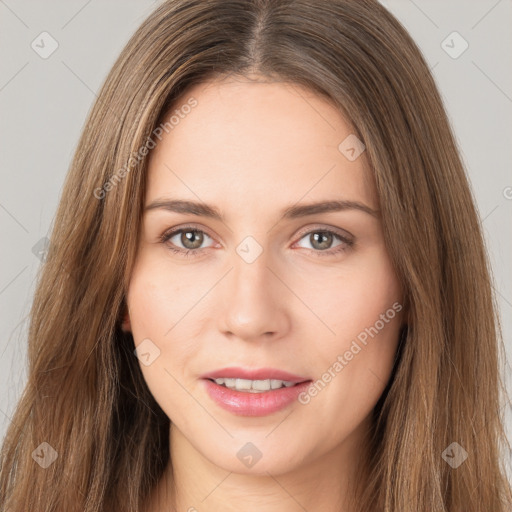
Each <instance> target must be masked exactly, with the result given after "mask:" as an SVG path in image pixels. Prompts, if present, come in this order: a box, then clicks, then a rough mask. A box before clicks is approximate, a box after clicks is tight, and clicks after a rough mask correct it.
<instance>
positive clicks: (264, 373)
mask: <svg viewBox="0 0 512 512" xmlns="http://www.w3.org/2000/svg"><path fill="white" fill-rule="evenodd" d="M222 377H227V378H228V379H237V378H238V379H247V380H266V379H275V380H287V381H289V382H293V383H295V384H298V383H300V382H305V381H307V380H311V379H310V378H309V377H301V376H299V375H293V374H292V373H288V372H285V371H283V370H278V369H277V368H255V369H248V368H247V369H246V368H238V367H232V366H230V367H229V368H220V369H219V370H215V371H213V372H210V373H205V374H204V375H201V378H202V379H221V378H222Z"/></svg>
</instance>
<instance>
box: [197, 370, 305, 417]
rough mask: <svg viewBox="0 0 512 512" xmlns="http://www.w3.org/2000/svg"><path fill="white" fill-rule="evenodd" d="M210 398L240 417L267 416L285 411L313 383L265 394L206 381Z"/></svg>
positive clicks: (303, 383)
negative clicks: (236, 389) (238, 389)
mask: <svg viewBox="0 0 512 512" xmlns="http://www.w3.org/2000/svg"><path fill="white" fill-rule="evenodd" d="M204 382H205V386H206V391H207V392H208V394H209V395H210V398H211V399H212V400H213V401H214V402H215V403H217V404H218V405H219V406H220V407H222V408H223V409H225V410H226V411H229V412H231V413H234V414H238V415H240V416H266V415H267V414H272V413H274V412H277V411H281V410H282V409H285V408H286V407H288V406H289V405H291V404H292V403H293V402H294V401H295V400H297V398H298V396H299V395H300V393H302V392H303V391H304V390H305V389H306V388H307V387H308V386H309V385H310V384H311V381H307V382H301V383H300V384H296V385H295V386H291V387H289V388H286V387H283V388H279V389H272V390H270V391H264V392H263V393H249V392H247V393H245V392H243V391H235V390H233V389H229V388H227V387H225V386H221V385H219V384H216V383H215V382H213V381H211V380H209V379H204Z"/></svg>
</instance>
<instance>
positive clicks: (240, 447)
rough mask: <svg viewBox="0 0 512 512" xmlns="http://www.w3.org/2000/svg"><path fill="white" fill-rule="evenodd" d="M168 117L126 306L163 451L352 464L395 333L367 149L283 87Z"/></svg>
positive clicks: (307, 95) (232, 95)
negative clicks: (335, 458)
mask: <svg viewBox="0 0 512 512" xmlns="http://www.w3.org/2000/svg"><path fill="white" fill-rule="evenodd" d="M185 105H193V107H191V108H186V107H185ZM176 110H178V112H177V113H176V112H175V111H176ZM173 112H174V115H175V118H174V121H171V124H169V125H168V126H167V130H163V132H162V130H160V132H162V133H161V134H160V132H159V135H160V137H161V140H160V141H159V142H158V143H157V146H156V148H155V149H154V150H153V151H152V153H151V158H150V162H149V170H148V182H147V194H146V197H145V207H146V208H145V211H144V216H143V225H142V231H141V236H140V246H139V248H138V255H137V259H136V264H135V267H134V270H133V274H132V276H131V281H130V286H129V291H128V297H127V304H128V311H129V324H127V325H128V327H127V328H129V329H131V331H132V333H133V337H134V341H135V345H136V346H137V351H138V357H139V359H140V367H141V370H142V372H143V375H144V378H145V380H146V382H147V384H148V386H149V388H150V390H151V392H152V394H153V395H154V397H155V399H156V401H157V402H158V403H159V405H160V406H161V407H162V409H163V410H164V411H165V413H166V414H167V415H168V416H169V418H170V420H171V424H172V427H171V439H173V435H174V436H175V439H176V440H179V441H177V442H178V443H181V444H182V445H187V446H188V449H189V450H192V451H193V452H194V453H195V454H197V456H198V457H201V458H202V459H203V460H207V461H209V463H211V464H213V465H215V466H217V467H220V468H223V469H225V470H228V471H233V472H238V473H254V474H264V473H265V472H266V471H269V472H271V473H272V474H279V473H284V472H286V471H290V470H292V469H294V468H298V467H300V466H301V465H305V464H313V463H314V462H315V461H316V460H319V459H321V458H322V457H326V456H328V455H332V454H341V453H342V452H343V450H345V449H347V447H348V446H349V445H351V444H352V446H353V447H354V449H355V443H357V442H358V440H359V441H360V440H361V439H362V438H363V437H364V432H366V429H367V427H368V420H369V415H370V413H371V411H372V409H373V407H374V406H375V404H376V402H377V400H378V399H379V397H380V396H381V394H382V392H383V390H384V388H385V386H386V383H387V382H388V380H389V377H390V374H391V370H392V366H393V361H394V357H395V353H396V349H397V343H398V337H399V328H400V325H401V323H402V313H401V312H400V310H401V308H402V306H401V301H402V295H401V289H400V286H399V283H398V280H397V277H396V274H395V272H394V269H393V267H392V264H391V261H390V257H389V255H388V253H387V250H386V246H385V241H384V239H383V233H382V226H381V221H380V219H379V204H378V198H377V196H376V192H375V188H374V184H373V182H372V176H371V172H370V169H369V167H368V161H367V158H366V154H365V152H364V146H360V145H359V144H360V143H359V142H358V139H356V137H355V135H354V130H353V128H351V126H350V124H349V123H348V122H347V121H346V120H345V119H344V118H343V117H342V116H341V114H340V113H339V111H338V110H336V109H335V108H334V107H333V106H331V105H330V104H329V103H328V102H326V101H325V100H324V99H322V98H321V97H319V96H317V95H315V94H313V93H311V92H308V91H307V90H305V89H302V88H300V87H298V86H295V85H290V84H285V83H282V82H274V83H262V82H253V81H249V80H246V79H243V78H240V79H233V78H231V79H229V80H226V81H212V82H208V83H206V84H201V85H198V86H195V87H194V88H192V89H190V90H189V91H188V92H187V93H186V94H185V95H183V97H182V99H180V101H178V102H177V103H176V105H175V108H174V110H173ZM170 115H173V113H171V114H170ZM168 119H169V118H168ZM340 144H341V145H340ZM361 150H362V152H361ZM359 153H360V154H359ZM313 204H317V205H318V204H323V206H321V205H320V206H316V207H313V206H311V205H313ZM205 205H207V207H206V206H205ZM214 379H217V381H215V380H214ZM237 379H240V380H237ZM269 387H270V389H269ZM173 446H177V445H176V444H175V445H173ZM254 461H256V462H254Z"/></svg>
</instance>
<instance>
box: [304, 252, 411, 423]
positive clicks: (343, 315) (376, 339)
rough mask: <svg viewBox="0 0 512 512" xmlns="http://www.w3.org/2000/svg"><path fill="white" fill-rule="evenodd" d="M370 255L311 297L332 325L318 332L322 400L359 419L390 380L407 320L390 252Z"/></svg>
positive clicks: (316, 366)
mask: <svg viewBox="0 0 512 512" xmlns="http://www.w3.org/2000/svg"><path fill="white" fill-rule="evenodd" d="M370 256H371V257H368V258H365V260H364V262H363V261H362V260H361V261H359V262H358V263H357V264H354V265H353V266H352V267H351V268H350V269H344V270H343V271H342V272H340V273H339V274H338V275H336V276H334V278H332V279H330V280H329V281H327V280H326V281H325V285H324V287H323V290H324V292H326V293H324V294H323V295H320V294H318V295H317V294H316V293H315V296H314V297H311V298H312V302H311V303H312V304H313V303H314V304H315V307H316V308H317V311H319V312H320V314H319V316H321V317H322V319H323V320H324V322H325V324H326V325H327V326H328V327H329V330H330V332H329V331H328V330H327V329H326V328H323V327H322V330H324V331H325V334H323V335H321V336H317V337H316V338H315V339H316V344H315V374H316V377H317V379H319V381H320V382H318V386H316V387H317V388H318V394H320V393H322V395H323V396H324V400H320V401H321V402H323V404H324V405H326V406H327V405H328V404H329V407H331V406H333V405H334V404H336V405H335V406H334V407H332V411H338V412H339V411H340V410H350V411H353V412H354V418H356V417H357V418H359V419H361V418H362V417H364V416H365V415H366V414H367V413H368V412H369V411H370V410H371V408H372V407H373V406H374V405H375V402H376V401H377V400H378V398H379V396H380V395H381V393H382V391H383V390H384V388H385V386H386V384H387V382H388V380H389V377H390V375H391V370H392V367H393V363H394V360H395V356H396V351H397V347H398V339H399V333H400V327H401V325H402V321H403V312H402V310H403V305H402V293H401V288H400V285H399V282H398V279H397V277H396V274H395V272H394V270H393V268H392V265H391V263H390V261H389V258H388V257H387V255H386V253H385V252H384V251H383V250H379V251H375V252H374V254H372V255H370ZM313 298H314V299H315V300H314V301H313ZM325 388H328V390H326V391H325V392H324V391H323V389H325ZM313 394H315V391H313ZM306 400H307V397H306ZM356 411H359V412H356Z"/></svg>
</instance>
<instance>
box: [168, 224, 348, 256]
mask: <svg viewBox="0 0 512 512" xmlns="http://www.w3.org/2000/svg"><path fill="white" fill-rule="evenodd" d="M188 231H194V232H196V233H204V234H205V235H207V236H208V237H209V238H212V237H211V236H210V235H208V233H206V231H203V230H202V229H198V228H196V227H194V226H185V227H181V228H179V229H175V230H171V231H167V232H165V233H163V234H162V235H161V236H160V242H161V243H163V244H166V245H167V246H168V249H169V250H171V251H172V252H173V253H176V254H180V255H181V256H184V257H186V258H194V257H196V256H199V255H200V254H201V253H202V251H203V249H205V248H203V249H181V248H179V247H178V248H176V247H173V246H172V245H170V244H169V240H170V239H171V238H172V237H173V236H174V235H177V234H180V233H183V232H185V233H186V232H188ZM312 233H327V234H330V235H333V236H334V237H335V238H338V239H339V240H340V241H341V242H342V243H341V244H340V245H338V246H336V247H335V248H334V250H333V249H326V250H324V251H320V250H314V249H308V250H309V251H310V252H312V253H313V254H314V255H315V256H317V257H319V258H323V257H326V256H333V255H335V254H338V253H342V252H344V251H346V250H348V249H350V248H351V247H352V246H353V245H354V241H353V240H350V239H349V238H347V237H345V236H343V235H341V234H340V233H338V232H336V231H333V230H331V229H312V230H310V231H306V232H305V233H302V234H301V236H300V238H299V240H302V239H303V238H304V237H305V236H307V235H311V234H312Z"/></svg>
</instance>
